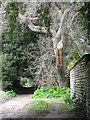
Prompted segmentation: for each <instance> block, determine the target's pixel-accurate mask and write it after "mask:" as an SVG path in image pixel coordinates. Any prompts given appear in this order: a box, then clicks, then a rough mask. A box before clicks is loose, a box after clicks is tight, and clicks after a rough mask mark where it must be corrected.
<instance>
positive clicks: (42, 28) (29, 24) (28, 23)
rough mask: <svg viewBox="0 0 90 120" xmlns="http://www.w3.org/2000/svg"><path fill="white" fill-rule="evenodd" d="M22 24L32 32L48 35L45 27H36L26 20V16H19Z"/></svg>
mask: <svg viewBox="0 0 90 120" xmlns="http://www.w3.org/2000/svg"><path fill="white" fill-rule="evenodd" d="M18 18H19V19H20V21H21V22H23V23H25V24H26V25H27V26H28V27H29V28H30V29H31V30H32V31H34V32H40V33H47V30H46V29H45V27H41V26H35V25H34V24H33V23H32V22H31V21H30V19H29V18H26V17H25V16H24V15H21V14H19V17H18Z"/></svg>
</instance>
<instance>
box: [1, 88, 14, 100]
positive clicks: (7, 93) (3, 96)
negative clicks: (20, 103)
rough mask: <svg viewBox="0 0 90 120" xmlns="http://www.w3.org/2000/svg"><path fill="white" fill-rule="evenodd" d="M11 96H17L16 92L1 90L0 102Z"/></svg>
mask: <svg viewBox="0 0 90 120" xmlns="http://www.w3.org/2000/svg"><path fill="white" fill-rule="evenodd" d="M10 96H16V93H15V92H14V91H13V90H10V91H3V90H0V102H1V101H3V100H5V99H6V98H8V97H10Z"/></svg>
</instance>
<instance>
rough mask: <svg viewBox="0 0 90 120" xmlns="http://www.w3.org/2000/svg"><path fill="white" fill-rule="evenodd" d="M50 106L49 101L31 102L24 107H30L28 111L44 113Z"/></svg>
mask: <svg viewBox="0 0 90 120" xmlns="http://www.w3.org/2000/svg"><path fill="white" fill-rule="evenodd" d="M50 105H51V102H50V101H44V100H33V101H31V102H30V103H29V104H26V105H25V107H27V106H31V107H30V108H29V110H32V111H35V112H38V113H39V112H46V111H47V110H48V107H49V106H50Z"/></svg>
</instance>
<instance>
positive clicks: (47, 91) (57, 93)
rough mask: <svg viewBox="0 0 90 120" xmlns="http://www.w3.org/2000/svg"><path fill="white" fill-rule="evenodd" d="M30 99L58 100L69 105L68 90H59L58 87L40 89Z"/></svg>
mask: <svg viewBox="0 0 90 120" xmlns="http://www.w3.org/2000/svg"><path fill="white" fill-rule="evenodd" d="M32 98H35V99H37V98H60V100H61V101H64V102H65V103H71V102H72V100H71V98H70V89H69V88H66V87H65V88H59V86H54V87H53V88H48V87H41V88H40V89H37V90H36V91H35V92H34V95H33V96H32Z"/></svg>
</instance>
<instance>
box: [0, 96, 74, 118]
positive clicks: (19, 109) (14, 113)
mask: <svg viewBox="0 0 90 120" xmlns="http://www.w3.org/2000/svg"><path fill="white" fill-rule="evenodd" d="M31 100H32V94H26V95H18V96H16V97H13V98H11V99H9V100H7V101H5V102H3V103H0V118H74V117H75V115H74V113H72V112H60V111H58V110H50V109H49V110H48V112H44V113H35V112H33V111H29V107H27V108H24V106H25V104H27V103H29V102H30V101H31ZM54 106H60V103H57V104H54Z"/></svg>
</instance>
